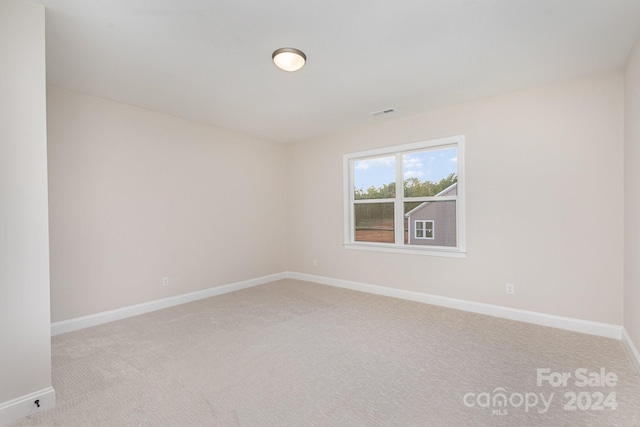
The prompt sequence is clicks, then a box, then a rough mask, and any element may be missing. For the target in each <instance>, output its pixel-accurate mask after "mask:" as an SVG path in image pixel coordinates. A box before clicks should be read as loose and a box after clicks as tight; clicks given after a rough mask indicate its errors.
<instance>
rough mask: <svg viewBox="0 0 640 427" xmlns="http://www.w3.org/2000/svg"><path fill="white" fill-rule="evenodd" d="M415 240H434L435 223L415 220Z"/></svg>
mask: <svg viewBox="0 0 640 427" xmlns="http://www.w3.org/2000/svg"><path fill="white" fill-rule="evenodd" d="M414 224H415V238H416V239H433V221H423V220H419V219H417V220H415V222H414Z"/></svg>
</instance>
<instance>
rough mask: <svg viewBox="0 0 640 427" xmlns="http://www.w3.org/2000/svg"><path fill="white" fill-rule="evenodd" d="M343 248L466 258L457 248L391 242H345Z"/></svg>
mask: <svg viewBox="0 0 640 427" xmlns="http://www.w3.org/2000/svg"><path fill="white" fill-rule="evenodd" d="M344 247H345V249H355V250H360V251H374V252H392V253H397V254H409V255H427V256H438V257H448V258H466V257H467V253H466V252H462V251H460V250H458V249H450V250H447V249H424V248H409V247H407V246H404V245H403V246H396V245H392V244H382V245H381V244H376V243H345V244H344Z"/></svg>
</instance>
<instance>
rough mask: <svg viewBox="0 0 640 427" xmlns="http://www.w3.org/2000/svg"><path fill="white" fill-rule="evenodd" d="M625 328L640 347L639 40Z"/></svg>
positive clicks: (630, 69)
mask: <svg viewBox="0 0 640 427" xmlns="http://www.w3.org/2000/svg"><path fill="white" fill-rule="evenodd" d="M624 100H625V105H624V107H625V115H624V118H625V121H624V143H625V145H624V184H625V187H624V189H625V193H624V196H625V199H624V201H625V212H624V213H625V224H624V231H625V240H624V243H625V248H624V249H625V252H624V265H625V268H624V284H625V287H624V327H625V329H626V330H627V332H628V333H629V336H630V337H631V339H632V340H633V342H634V344H635V346H636V347H637V348H640V224H639V223H638V220H639V219H640V39H639V40H638V41H637V42H636V45H635V47H634V49H633V51H632V52H631V55H630V56H629V59H628V60H627V66H626V68H625V97H624Z"/></svg>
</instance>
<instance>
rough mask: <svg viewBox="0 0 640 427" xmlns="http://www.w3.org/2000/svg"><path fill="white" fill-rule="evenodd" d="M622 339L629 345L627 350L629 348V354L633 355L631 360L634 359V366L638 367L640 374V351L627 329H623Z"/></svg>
mask: <svg viewBox="0 0 640 427" xmlns="http://www.w3.org/2000/svg"><path fill="white" fill-rule="evenodd" d="M622 341H624V343H625V344H626V345H627V350H629V355H630V356H631V360H632V361H633V364H634V366H635V367H636V372H638V375H640V352H638V348H637V347H636V346H635V345H634V344H633V341H631V337H630V336H629V334H628V333H627V330H626V329H624V328H623V329H622Z"/></svg>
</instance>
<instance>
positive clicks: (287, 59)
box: [272, 47, 307, 72]
mask: <svg viewBox="0 0 640 427" xmlns="http://www.w3.org/2000/svg"><path fill="white" fill-rule="evenodd" d="M272 58H273V63H274V64H276V67H278V68H280V69H281V70H283V71H289V72H293V71H298V70H299V69H300V68H302V67H303V66H304V64H305V62H306V61H307V57H306V55H305V54H304V53H303V52H302V51H300V50H298V49H294V48H291V47H283V48H281V49H278V50H276V51H275V52H273V55H272Z"/></svg>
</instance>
